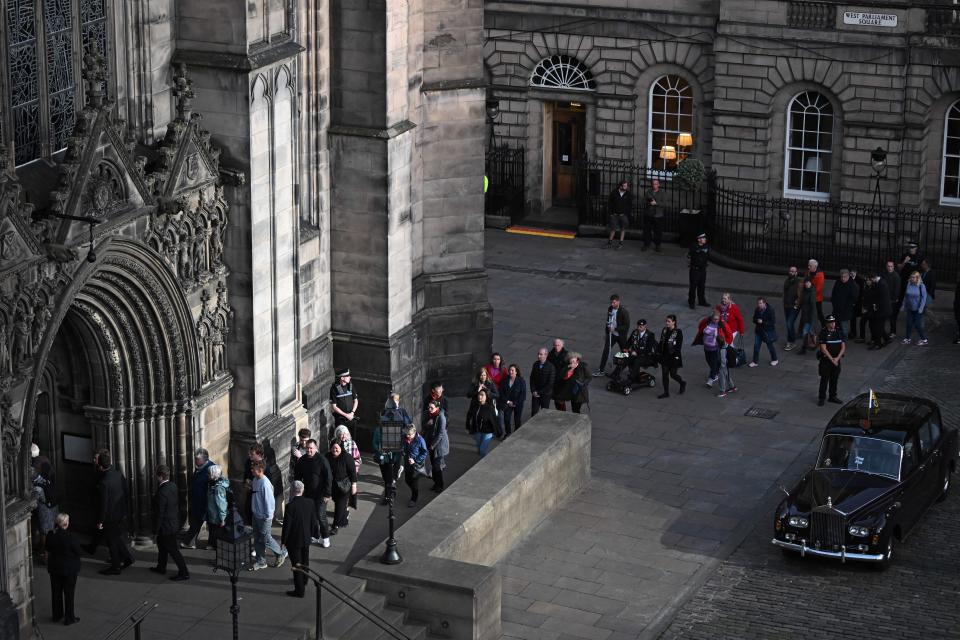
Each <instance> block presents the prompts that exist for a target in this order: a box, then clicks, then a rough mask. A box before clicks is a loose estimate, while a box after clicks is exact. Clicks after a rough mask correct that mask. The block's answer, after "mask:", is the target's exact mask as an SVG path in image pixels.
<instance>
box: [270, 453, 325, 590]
mask: <svg viewBox="0 0 960 640" xmlns="http://www.w3.org/2000/svg"><path fill="white" fill-rule="evenodd" d="M305 457H306V456H304V458H305ZM301 459H302V458H301ZM328 468H329V467H328ZM303 492H304V486H303V482H301V481H299V480H294V482H293V486H292V487H291V489H290V494H291V495H292V496H293V497H292V498H291V499H290V503H289V504H287V508H286V510H285V511H284V516H283V529H282V530H281V532H280V546H281V547H282V548H284V549H286V550H287V553H288V554H290V555H289V557H290V566H291V567H292V568H294V569H296V568H297V567H298V566H304V567H307V566H310V541H311V540H312V539H313V538H316V537H317V534H318V533H319V531H318V528H317V513H316V507H315V506H314V502H313V500H311V499H310V498H307V497H305V496H304V495H303ZM324 519H326V518H324ZM306 586H307V577H306V576H305V575H304V574H302V573H301V572H299V571H296V570H294V572H293V591H287V595H288V596H290V597H292V598H302V597H303V596H304V593H305V592H306Z"/></svg>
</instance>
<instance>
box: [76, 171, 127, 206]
mask: <svg viewBox="0 0 960 640" xmlns="http://www.w3.org/2000/svg"><path fill="white" fill-rule="evenodd" d="M126 199H127V196H126V193H125V190H124V185H123V177H122V176H121V175H120V171H119V170H118V169H117V167H116V166H114V165H113V163H111V162H109V161H107V160H104V161H102V162H101V163H100V164H98V165H97V167H96V169H94V170H93V171H92V172H91V173H90V177H89V178H88V179H87V188H86V191H85V192H84V197H83V199H82V206H83V208H84V209H85V210H86V211H89V212H90V213H91V214H93V215H94V216H96V217H98V218H105V217H107V216H108V215H110V214H111V213H113V211H115V210H116V209H117V208H119V207H120V205H122V204H123V203H124V202H125V201H126Z"/></svg>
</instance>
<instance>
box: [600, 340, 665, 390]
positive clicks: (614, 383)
mask: <svg viewBox="0 0 960 640" xmlns="http://www.w3.org/2000/svg"><path fill="white" fill-rule="evenodd" d="M613 364H614V367H613V371H612V372H611V373H610V381H609V382H607V391H617V392H619V393H622V394H623V395H625V396H628V395H630V393H631V392H632V391H633V389H634V388H636V387H655V386H657V378H656V377H655V376H653V375H652V374H649V373H647V372H646V371H642V370H641V371H638V372H637V375H636V376H633V375H632V374H631V372H630V370H631V366H630V365H632V364H633V356H631V355H630V354H629V353H627V352H626V351H621V352H620V353H617V354H615V355H614V356H613ZM650 366H653V365H650Z"/></svg>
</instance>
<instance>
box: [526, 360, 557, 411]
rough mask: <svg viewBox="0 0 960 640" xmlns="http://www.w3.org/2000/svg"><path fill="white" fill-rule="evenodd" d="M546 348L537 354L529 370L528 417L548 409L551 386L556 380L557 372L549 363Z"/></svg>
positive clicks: (551, 391) (551, 393)
mask: <svg viewBox="0 0 960 640" xmlns="http://www.w3.org/2000/svg"><path fill="white" fill-rule="evenodd" d="M548 357H549V354H548V353H547V350H546V348H544V347H541V348H540V351H538V352H537V360H536V362H534V363H533V368H531V369H530V417H531V418H532V417H533V416H535V415H537V412H538V411H540V409H548V408H549V407H550V398H552V397H553V386H554V384H555V383H556V380H557V370H556V368H555V367H554V366H553V365H552V364H551V363H550V361H549V359H548Z"/></svg>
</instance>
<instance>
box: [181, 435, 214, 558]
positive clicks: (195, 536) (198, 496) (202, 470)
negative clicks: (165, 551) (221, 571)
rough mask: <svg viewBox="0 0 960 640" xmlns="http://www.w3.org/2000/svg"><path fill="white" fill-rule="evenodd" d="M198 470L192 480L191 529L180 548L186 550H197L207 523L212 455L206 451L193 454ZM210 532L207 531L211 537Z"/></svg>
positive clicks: (199, 450)
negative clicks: (202, 530)
mask: <svg viewBox="0 0 960 640" xmlns="http://www.w3.org/2000/svg"><path fill="white" fill-rule="evenodd" d="M193 462H194V465H195V466H196V469H194V471H193V477H192V478H190V514H189V515H190V528H189V529H188V530H187V533H186V535H185V536H184V539H183V542H181V543H180V546H181V547H183V548H184V549H196V548H197V542H198V541H199V538H200V529H202V528H203V523H204V522H206V521H207V484H209V482H210V475H209V472H210V467H212V466H213V462H211V461H210V454H209V453H207V450H206V449H197V450H196V452H194V454H193ZM209 534H210V531H209V530H208V531H207V537H209Z"/></svg>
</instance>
